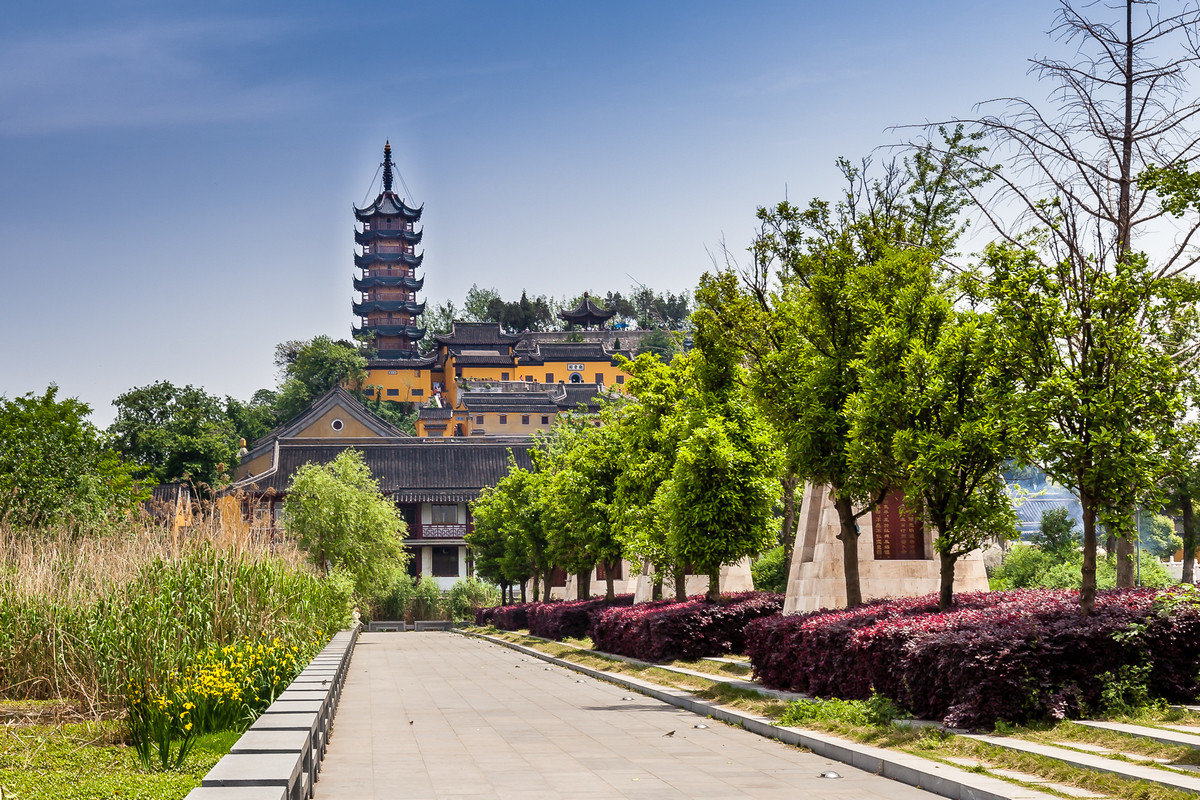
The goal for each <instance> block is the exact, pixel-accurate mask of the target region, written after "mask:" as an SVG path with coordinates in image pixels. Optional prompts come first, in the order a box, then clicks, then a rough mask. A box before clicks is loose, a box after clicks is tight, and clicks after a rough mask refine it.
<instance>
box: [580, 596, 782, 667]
mask: <svg viewBox="0 0 1200 800" xmlns="http://www.w3.org/2000/svg"><path fill="white" fill-rule="evenodd" d="M782 608H783V595H780V594H772V593H769V592H742V593H739V594H730V595H723V596H722V597H721V598H720V600H719V601H718V602H716V603H706V602H704V600H703V599H701V598H700V597H693V598H690V599H689V600H687V601H686V602H683V603H678V602H675V601H674V600H665V601H660V602H656V603H640V604H638V605H636V606H632V607H630V608H608V609H605V610H604V611H603V612H602V613H600V614H598V615H597V616H596V618H595V623H594V624H593V625H592V629H591V634H592V642H593V646H594V647H595V648H596V649H597V650H601V651H603V652H606V653H616V654H617V655H623V656H630V657H632V658H638V659H641V660H643V661H672V660H674V659H677V658H683V659H691V658H701V657H703V656H718V655H722V654H724V653H740V652H742V651H743V649H744V648H745V644H746V637H745V633H744V629H745V627H746V623H748V622H750V621H751V620H754V619H758V618H760V617H764V616H768V615H772V614H778V613H779V611H780V609H782Z"/></svg>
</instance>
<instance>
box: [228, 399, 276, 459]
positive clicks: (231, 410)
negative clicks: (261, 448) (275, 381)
mask: <svg viewBox="0 0 1200 800" xmlns="http://www.w3.org/2000/svg"><path fill="white" fill-rule="evenodd" d="M275 401H276V396H275V392H273V391H271V390H270V389H259V390H258V391H257V392H255V393H254V396H253V397H251V398H250V401H249V402H247V403H243V402H242V401H241V400H238V399H236V398H233V397H226V398H225V416H227V417H229V421H230V422H231V423H232V424H233V429H234V434H235V435H236V436H237V437H238V438H239V439H245V440H246V446H247V447H254V443H255V442H256V441H258V439H259V438H261V437H262V436H264V435H265V434H267V433H270V431H271V430H272V429H274V428H275V426H276V425H277V424H278V422H279V421H278V418H277V417H276V416H275Z"/></svg>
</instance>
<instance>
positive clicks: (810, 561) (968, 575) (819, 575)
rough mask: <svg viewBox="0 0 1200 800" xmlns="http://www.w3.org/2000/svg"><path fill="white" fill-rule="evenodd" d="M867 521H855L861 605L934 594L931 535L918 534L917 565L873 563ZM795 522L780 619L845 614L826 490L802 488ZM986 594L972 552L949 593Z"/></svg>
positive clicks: (979, 560) (979, 558)
mask: <svg viewBox="0 0 1200 800" xmlns="http://www.w3.org/2000/svg"><path fill="white" fill-rule="evenodd" d="M873 516H874V515H873V514H864V515H862V516H861V517H859V520H858V527H859V536H858V574H859V580H860V585H861V587H862V597H863V600H877V599H882V598H889V597H916V596H918V595H923V594H930V593H932V592H936V591H938V587H939V585H940V578H939V570H940V566H939V561H938V559H937V558H936V554H935V553H934V552H933V537H932V531H930V530H925V531H924V533H923V538H924V556H925V557H924V558H923V559H905V560H899V559H887V560H885V559H881V560H876V558H875V539H874V528H873V524H872V517H873ZM798 522H799V524H798V525H797V526H796V545H795V551H794V554H793V556H792V569H791V573H790V574H789V575H788V584H787V597H786V599H785V600H784V604H783V613H785V614H799V613H803V612H806V611H817V610H819V609H822V608H845V607H846V572H845V569H844V567H843V561H842V542H841V541H840V540H839V539H838V538H837V534H838V529H839V524H838V515H837V509H836V508H834V506H833V501H832V499H831V498H830V494H829V489H828V487H826V486H820V485H818V486H814V485H813V484H811V483H806V484H805V486H804V500H803V502H802V503H801V506H800V519H799V521H798ZM987 588H988V582H987V574H986V573H985V572H984V568H983V555H982V554H981V553H980V552H979V551H974V552H971V553H969V554H968V555H965V556H962V557H961V558H959V559H958V563H957V564H956V566H955V570H954V591H955V592H979V591H987Z"/></svg>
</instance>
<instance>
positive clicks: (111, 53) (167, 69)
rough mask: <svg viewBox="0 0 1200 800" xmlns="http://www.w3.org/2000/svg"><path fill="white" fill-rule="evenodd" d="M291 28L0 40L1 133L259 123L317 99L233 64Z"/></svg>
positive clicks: (99, 31)
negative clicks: (242, 122) (258, 120)
mask: <svg viewBox="0 0 1200 800" xmlns="http://www.w3.org/2000/svg"><path fill="white" fill-rule="evenodd" d="M285 28H286V26H281V25H280V24H279V23H278V22H274V21H272V22H265V21H245V20H233V21H187V22H170V23H140V24H136V25H130V26H127V27H121V28H117V27H104V28H93V29H89V30H76V31H70V32H67V33H63V34H61V35H55V36H40V37H36V38H26V39H23V40H18V41H9V42H3V41H0V133H5V134H9V135H14V136H20V135H31V134H40V133H51V132H64V131H74V130H88V129H97V128H129V127H150V126H169V125H178V124H188V123H198V122H208V123H211V122H222V121H227V120H244V119H253V118H258V117H263V116H268V115H273V114H278V113H280V112H281V111H284V110H286V109H289V108H294V107H297V106H299V105H303V104H306V103H307V102H309V101H310V99H311V97H312V94H313V91H312V89H311V87H308V86H306V85H305V84H303V83H299V82H295V81H292V80H288V79H287V78H285V77H284V76H281V75H278V74H254V73H252V72H251V71H249V70H248V69H245V68H243V70H242V71H241V72H239V70H238V69H235V68H233V67H232V66H231V64H232V63H233V62H239V63H243V64H244V63H247V62H248V61H250V59H248V58H245V56H248V55H251V54H252V53H253V50H254V49H256V48H262V47H269V46H271V45H272V44H273V43H274V41H275V40H277V39H279V38H280V36H281V33H282V32H283V31H284V29H285Z"/></svg>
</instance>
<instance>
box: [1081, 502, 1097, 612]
mask: <svg viewBox="0 0 1200 800" xmlns="http://www.w3.org/2000/svg"><path fill="white" fill-rule="evenodd" d="M1079 504H1080V505H1081V506H1082V507H1083V571H1082V576H1081V577H1082V581H1081V584H1080V588H1079V613H1081V614H1082V615H1083V616H1085V617H1090V616H1091V615H1092V614H1094V613H1095V612H1096V509H1095V507H1094V506H1093V505H1092V496H1091V495H1090V494H1088V493H1087V492H1086V491H1084V490H1083V489H1082V488H1080V490H1079Z"/></svg>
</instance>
